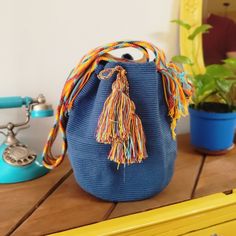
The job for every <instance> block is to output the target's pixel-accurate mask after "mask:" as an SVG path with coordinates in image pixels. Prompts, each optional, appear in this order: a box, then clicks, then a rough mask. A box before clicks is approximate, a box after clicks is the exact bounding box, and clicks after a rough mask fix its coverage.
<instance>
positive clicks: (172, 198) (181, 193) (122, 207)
mask: <svg viewBox="0 0 236 236" xmlns="http://www.w3.org/2000/svg"><path fill="white" fill-rule="evenodd" d="M201 162H202V156H201V155H200V154H199V153H196V152H195V151H194V150H193V148H192V147H191V145H190V143H189V135H186V134H185V135H180V136H179V137H178V155H177V160H176V166H175V172H174V176H173V178H172V180H171V182H170V184H169V185H168V186H167V188H166V189H165V190H164V191H163V192H161V193H160V194H158V195H157V196H155V197H153V198H151V199H147V200H144V201H137V202H127V203H118V204H117V205H116V207H115V209H114V211H113V212H112V213H111V215H110V217H109V218H114V217H119V216H124V215H128V214H133V213H137V212H142V211H146V210H150V209H154V208H157V207H162V206H165V205H170V204H173V203H177V202H182V201H186V200H189V199H190V198H191V195H192V191H193V188H194V185H195V180H196V178H197V175H198V172H199V169H200V166H201Z"/></svg>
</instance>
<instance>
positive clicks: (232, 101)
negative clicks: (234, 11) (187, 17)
mask: <svg viewBox="0 0 236 236" xmlns="http://www.w3.org/2000/svg"><path fill="white" fill-rule="evenodd" d="M171 22H173V23H176V24H178V25H179V26H180V27H183V28H185V29H186V30H187V31H188V32H189V34H188V36H187V38H188V40H191V41H192V42H194V40H195V39H196V37H197V36H198V35H201V34H203V33H207V32H208V31H209V29H211V28H212V26H211V25H208V24H203V25H200V26H198V27H194V26H191V25H189V24H188V23H186V22H184V21H182V20H173V21H171ZM192 45H194V44H192ZM192 51H193V53H192V54H193V55H192V58H193V59H191V58H189V57H186V56H184V55H177V56H174V57H173V58H172V61H173V62H176V63H180V64H188V65H190V66H193V65H195V64H197V59H196V58H195V57H194V49H193V50H192ZM189 77H190V79H191V81H192V83H193V85H194V95H193V103H194V104H193V106H194V108H196V109H198V108H200V107H201V104H202V103H204V102H214V103H223V104H227V105H228V108H229V111H236V58H228V59H225V60H224V61H223V64H220V65H218V64H213V65H209V66H207V67H206V72H205V73H204V74H195V73H192V75H189Z"/></svg>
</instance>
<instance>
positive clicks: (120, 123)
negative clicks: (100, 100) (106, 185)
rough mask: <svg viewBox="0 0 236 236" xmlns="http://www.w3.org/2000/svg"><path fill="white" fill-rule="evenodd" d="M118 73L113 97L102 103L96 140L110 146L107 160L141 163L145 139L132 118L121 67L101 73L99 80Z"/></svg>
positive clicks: (140, 126) (131, 108)
mask: <svg viewBox="0 0 236 236" xmlns="http://www.w3.org/2000/svg"><path fill="white" fill-rule="evenodd" d="M115 72H117V79H116V81H115V82H114V83H113V84H112V93H111V94H110V96H109V97H108V98H107V100H106V101H105V103H104V107H103V110H102V113H101V115H100V118H99V121H98V127H97V132H96V139H97V141H98V142H99V143H104V144H111V151H110V153H109V155H108V158H109V159H110V160H111V161H114V162H116V163H118V165H120V164H132V163H140V162H142V160H143V159H145V158H146V157H147V151H146V146H145V144H146V139H145V134H144V130H143V126H142V122H141V120H140V118H139V117H138V116H137V115H136V114H135V105H134V102H133V101H132V100H131V99H130V97H129V83H128V80H127V77H126V71H125V69H124V68H122V67H121V66H116V67H115V68H113V69H105V70H103V71H101V72H100V74H99V76H98V77H99V78H100V79H109V78H110V77H111V76H112V75H113V74H114V73H115Z"/></svg>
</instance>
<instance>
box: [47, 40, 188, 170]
mask: <svg viewBox="0 0 236 236" xmlns="http://www.w3.org/2000/svg"><path fill="white" fill-rule="evenodd" d="M126 47H133V48H137V49H138V50H140V51H142V53H143V54H144V56H145V58H146V61H149V54H148V51H147V50H148V49H149V50H151V51H152V52H153V53H154V56H155V63H156V68H157V71H158V72H160V73H161V75H162V82H163V89H164V96H165V101H166V104H167V107H168V111H169V112H168V115H169V117H170V118H171V125H170V129H171V132H172V137H173V138H174V139H175V128H176V123H177V120H178V119H179V118H180V117H181V116H186V115H187V114H188V103H189V102H190V99H191V94H192V85H191V83H190V82H189V81H188V78H187V76H186V75H185V73H184V72H183V71H182V70H181V69H180V68H179V67H178V66H177V65H175V64H174V63H172V62H170V63H167V62H166V58H165V54H164V53H163V52H162V51H161V50H160V49H159V48H157V47H156V46H154V45H152V44H150V43H147V42H143V41H120V42H115V43H110V44H107V45H105V46H102V47H98V48H95V49H94V50H92V51H90V52H89V53H88V54H86V55H85V56H84V57H83V58H82V59H81V61H80V63H79V64H78V65H77V66H76V67H75V68H74V69H73V70H72V72H71V73H70V75H69V77H68V79H67V81H66V83H65V85H64V88H63V90H62V94H61V99H60V102H59V105H58V107H57V113H56V116H55V123H54V125H53V127H52V129H51V131H50V133H49V136H48V140H47V142H46V144H45V147H44V150H43V154H42V155H43V163H44V165H45V166H46V167H47V168H50V169H52V168H54V167H56V166H58V165H59V164H60V163H61V162H62V161H63V159H64V157H65V155H66V151H67V138H66V134H65V128H66V123H67V119H68V114H69V112H70V110H71V109H72V107H73V103H74V100H75V99H76V97H77V95H78V94H79V93H80V92H81V90H82V89H83V88H84V86H85V84H86V83H87V82H88V81H89V79H90V77H91V75H92V73H93V72H94V70H95V69H96V67H97V66H98V64H99V63H100V61H107V62H113V61H123V62H127V61H129V60H127V59H124V58H123V59H119V60H118V59H114V58H112V57H109V54H108V52H110V51H112V50H115V49H119V48H126ZM124 94H125V93H124ZM123 97H124V96H123ZM130 104H132V102H130ZM133 122H134V121H133ZM136 122H137V123H140V122H139V121H138V119H136ZM134 124H135V123H134ZM136 125H137V126H139V124H136ZM59 131H60V133H61V134H62V150H61V155H60V156H59V157H55V156H54V155H53V153H52V150H51V149H52V146H53V143H54V141H55V139H56V137H57V134H58V132H59ZM116 145H117V146H120V144H118V142H116ZM117 148H118V147H117ZM116 150H120V148H118V149H116ZM114 151H115V149H114ZM114 159H115V157H114ZM119 161H120V160H119ZM123 162H125V163H126V162H127V163H128V162H129V161H127V160H122V161H121V163H123ZM130 162H132V161H130Z"/></svg>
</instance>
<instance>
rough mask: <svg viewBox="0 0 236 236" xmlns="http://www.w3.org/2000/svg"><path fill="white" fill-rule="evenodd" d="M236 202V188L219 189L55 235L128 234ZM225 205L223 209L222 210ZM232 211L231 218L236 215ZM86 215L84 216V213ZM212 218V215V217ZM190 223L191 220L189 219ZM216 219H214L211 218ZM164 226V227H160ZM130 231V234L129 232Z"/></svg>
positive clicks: (235, 205)
mask: <svg viewBox="0 0 236 236" xmlns="http://www.w3.org/2000/svg"><path fill="white" fill-rule="evenodd" d="M231 205H232V206H234V208H235V207H236V192H235V191H234V192H233V193H232V194H230V195H225V194H223V193H217V194H214V195H209V196H206V197H202V198H198V199H194V200H189V201H186V202H182V203H178V204H174V205H170V206H166V207H162V208H158V209H155V210H150V211H147V212H143V213H137V214H132V215H128V216H124V217H119V218H116V219H112V220H107V221H103V222H100V223H96V224H92V225H88V226H83V227H80V228H77V229H72V230H68V231H64V232H60V233H55V234H52V235H54V236H62V235H64V236H77V235H78V236H79V235H86V236H92V235H93V236H94V235H97V236H99V235H121V234H122V235H124V234H125V232H132V231H137V230H138V229H142V228H147V227H152V226H153V225H157V224H158V225H159V227H161V224H162V223H166V222H168V221H173V220H175V221H176V220H178V219H181V218H185V217H190V216H191V217H196V216H198V215H200V214H201V215H202V214H208V213H210V212H211V211H214V210H216V209H218V210H219V209H221V208H222V209H224V208H227V211H228V210H229V208H230V207H231ZM222 209H221V212H222ZM230 214H231V218H232V216H233V217H236V212H235V213H234V215H232V213H231V212H230ZM81 217H82V216H81ZM211 220H212V219H211ZM186 223H187V222H186ZM211 223H212V222H211ZM159 229H160V228H159ZM127 235H128V234H127Z"/></svg>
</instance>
